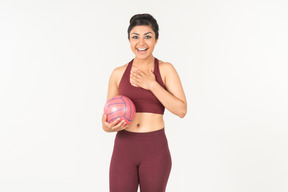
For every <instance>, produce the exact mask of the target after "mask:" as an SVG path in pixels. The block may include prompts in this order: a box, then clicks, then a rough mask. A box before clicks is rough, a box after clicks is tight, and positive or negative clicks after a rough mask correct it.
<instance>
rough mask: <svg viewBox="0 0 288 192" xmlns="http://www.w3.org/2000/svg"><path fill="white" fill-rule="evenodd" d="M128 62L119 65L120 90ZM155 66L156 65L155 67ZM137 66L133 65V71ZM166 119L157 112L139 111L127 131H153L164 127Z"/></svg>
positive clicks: (163, 78) (160, 62)
mask: <svg viewBox="0 0 288 192" xmlns="http://www.w3.org/2000/svg"><path fill="white" fill-rule="evenodd" d="M162 63H163V62H162V61H159V68H160V73H161V78H162V81H163V83H164V85H165V76H164V74H162V72H161V64H162ZM127 66H128V64H125V65H124V66H121V67H119V68H118V69H119V73H118V74H119V75H117V88H118V90H119V84H120V82H121V79H122V77H123V75H124V73H125V71H126V68H127ZM153 68H154V67H153ZM135 69H136V67H135V66H134V65H132V68H131V71H133V70H135ZM141 70H143V71H144V72H147V71H148V70H150V69H146V70H147V71H145V69H141ZM164 126H165V124H164V120H163V115H162V114H156V113H146V112H137V113H136V115H135V118H134V120H133V121H132V122H131V124H130V125H129V126H128V127H127V128H126V130H127V131H131V132H151V131H157V130H160V129H162V128H164Z"/></svg>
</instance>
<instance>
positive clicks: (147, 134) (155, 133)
mask: <svg viewBox="0 0 288 192" xmlns="http://www.w3.org/2000/svg"><path fill="white" fill-rule="evenodd" d="M163 135H165V128H162V129H159V130H156V131H151V132H131V131H126V130H125V129H124V130H122V131H118V132H117V136H126V137H129V136H130V137H137V138H141V137H143V138H145V137H151V136H163Z"/></svg>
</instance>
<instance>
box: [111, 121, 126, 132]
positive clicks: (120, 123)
mask: <svg viewBox="0 0 288 192" xmlns="http://www.w3.org/2000/svg"><path fill="white" fill-rule="evenodd" d="M125 125H126V122H125V121H124V120H122V121H121V122H119V123H118V124H117V125H115V126H114V127H112V130H114V131H119V130H122V129H125Z"/></svg>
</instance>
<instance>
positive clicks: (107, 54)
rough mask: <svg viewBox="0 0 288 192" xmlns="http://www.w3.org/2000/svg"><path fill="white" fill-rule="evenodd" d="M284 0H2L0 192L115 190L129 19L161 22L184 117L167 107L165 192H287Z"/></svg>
mask: <svg viewBox="0 0 288 192" xmlns="http://www.w3.org/2000/svg"><path fill="white" fill-rule="evenodd" d="M287 10H288V3H287V1H285V0H282V1H281V0H244V1H236V0H235V1H231V0H219V1H213V0H197V1H196V0H186V1H184V0H177V1H167V0H161V1H154V0H146V1H132V0H123V1H117V0H114V1H102V0H101V1H92V0H81V1H80V0H78V1H77V0H72V1H71V0H69V1H68V0H49V1H36V0H34V1H32V0H26V1H20V0H18V1H17V0H9V1H8V0H0V97H1V98H0V191H1V192H22V191H29V192H52V191H53V192H66V191H67V192H68V191H69V192H80V191H81V192H84V191H85V192H92V191H93V192H95V191H96V192H106V191H108V185H109V184H108V182H109V181H108V170H109V163H110V157H111V153H112V148H113V141H114V137H115V133H106V132H104V131H103V130H102V124H101V115H102V112H103V107H104V104H105V101H106V94H107V85H108V79H109V76H110V74H111V72H112V70H113V69H114V68H115V67H118V66H120V65H123V64H125V63H127V62H128V61H130V60H131V59H132V58H133V56H134V55H133V53H132V51H131V50H130V47H129V42H128V40H127V28H128V25H129V19H130V17H131V16H133V15H134V14H136V13H150V14H152V15H153V16H154V17H155V18H156V19H157V21H158V23H159V26H160V39H159V41H158V44H157V47H156V49H155V52H154V55H155V56H156V57H157V58H158V59H161V60H163V61H169V62H171V63H172V64H173V65H174V66H175V68H176V70H177V71H178V73H179V75H180V77H181V80H182V83H183V86H184V89H185V93H186V97H187V100H188V114H187V115H186V117H185V118H184V119H180V118H178V117H176V116H174V115H172V114H171V113H170V112H169V111H167V110H166V112H165V122H166V135H167V138H168V142H169V146H170V151H171V154H172V160H173V167H172V171H171V174H170V178H169V182H168V185H167V192H175V191H180V192H258V191H259V192H260V191H261V192H287V191H288V164H287V162H288V139H287V138H288V122H287V117H288V101H287V98H288V89H287V87H288V77H287V72H288V70H287V64H288V58H287V53H288V46H287V45H288V25H287V20H288V12H287Z"/></svg>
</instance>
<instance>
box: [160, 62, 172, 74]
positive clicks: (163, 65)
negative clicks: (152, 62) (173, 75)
mask: <svg viewBox="0 0 288 192" xmlns="http://www.w3.org/2000/svg"><path fill="white" fill-rule="evenodd" d="M159 69H160V71H161V72H163V74H164V73H167V72H170V71H171V70H175V68H174V66H173V65H172V63H170V62H166V61H162V60H159Z"/></svg>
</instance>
